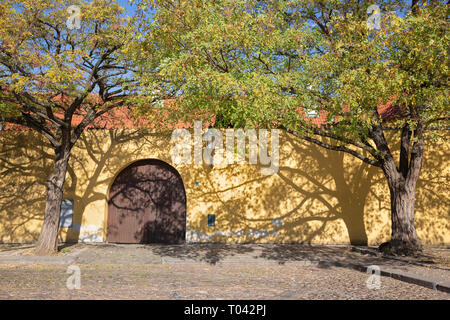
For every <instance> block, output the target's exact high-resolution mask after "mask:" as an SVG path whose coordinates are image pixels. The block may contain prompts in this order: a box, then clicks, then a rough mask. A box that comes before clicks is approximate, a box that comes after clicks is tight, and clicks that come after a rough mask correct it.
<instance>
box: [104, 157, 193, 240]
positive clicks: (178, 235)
mask: <svg viewBox="0 0 450 320" xmlns="http://www.w3.org/2000/svg"><path fill="white" fill-rule="evenodd" d="M185 237H186V193H185V190H184V185H183V181H182V179H181V176H180V175H179V173H178V172H177V171H176V170H175V169H174V168H173V167H172V166H170V165H168V164H167V163H165V162H162V161H159V160H153V159H152V160H141V161H138V162H135V163H133V164H131V165H130V166H129V167H127V168H125V169H124V170H123V171H122V172H120V173H119V175H118V176H117V178H116V180H115V181H114V183H113V185H112V186H111V190H110V193H109V201H108V225H107V236H106V241H108V242H116V243H183V242H184V241H185Z"/></svg>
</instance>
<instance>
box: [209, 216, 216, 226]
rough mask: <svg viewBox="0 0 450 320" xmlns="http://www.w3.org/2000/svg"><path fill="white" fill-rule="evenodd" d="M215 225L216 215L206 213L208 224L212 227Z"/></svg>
mask: <svg viewBox="0 0 450 320" xmlns="http://www.w3.org/2000/svg"><path fill="white" fill-rule="evenodd" d="M215 225H216V215H215V214H208V226H210V227H214V226H215Z"/></svg>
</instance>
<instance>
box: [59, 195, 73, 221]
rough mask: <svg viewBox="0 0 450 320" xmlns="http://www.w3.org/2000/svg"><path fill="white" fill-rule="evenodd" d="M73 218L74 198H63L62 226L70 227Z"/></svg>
mask: <svg viewBox="0 0 450 320" xmlns="http://www.w3.org/2000/svg"><path fill="white" fill-rule="evenodd" d="M72 220H73V200H63V201H62V203H61V218H60V219H59V227H60V228H70V227H71V226H72Z"/></svg>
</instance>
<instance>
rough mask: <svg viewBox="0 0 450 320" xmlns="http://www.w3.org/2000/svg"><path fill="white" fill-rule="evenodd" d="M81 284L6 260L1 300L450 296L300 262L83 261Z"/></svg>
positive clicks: (57, 269) (0, 271)
mask: <svg viewBox="0 0 450 320" xmlns="http://www.w3.org/2000/svg"><path fill="white" fill-rule="evenodd" d="M78 266H79V267H80V270H81V288H80V289H79V290H76V289H74V290H69V289H67V286H66V282H67V279H68V277H70V276H71V275H70V274H68V273H67V265H59V266H56V265H30V266H27V265H21V266H18V265H0V299H445V300H450V295H449V294H447V293H444V292H439V291H434V290H431V289H427V288H423V287H420V286H416V285H412V284H408V283H404V282H401V281H398V280H395V279H392V278H386V277H381V288H380V289H378V290H376V289H368V288H367V286H366V280H367V278H368V275H367V274H364V273H362V272H358V271H355V270H350V269H346V268H339V267H320V266H298V265H267V266H265V265H241V264H227V265H210V264H201V263H191V264H173V265H168V264H147V265H136V264H133V265H127V264H115V265H94V264H79V265H78Z"/></svg>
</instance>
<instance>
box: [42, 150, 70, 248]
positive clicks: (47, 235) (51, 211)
mask: <svg viewBox="0 0 450 320" xmlns="http://www.w3.org/2000/svg"><path fill="white" fill-rule="evenodd" d="M69 154H70V152H64V153H62V154H60V155H58V154H57V156H56V161H55V167H54V170H53V172H52V173H51V174H50V175H49V177H48V179H47V186H46V187H47V190H46V192H47V197H46V206H45V215H44V223H43V225H42V229H41V234H40V235H39V239H38V242H37V244H36V248H35V253H36V254H37V255H51V254H53V253H55V252H56V251H57V249H58V246H57V245H58V229H59V218H60V214H61V203H62V200H63V188H64V182H65V179H66V171H67V165H68V160H69Z"/></svg>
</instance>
